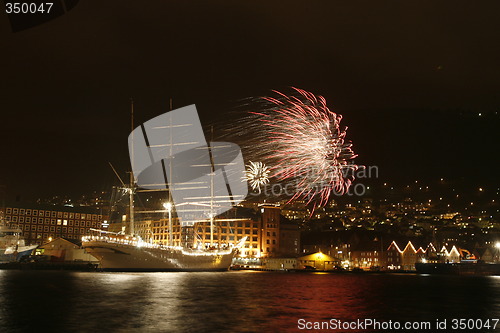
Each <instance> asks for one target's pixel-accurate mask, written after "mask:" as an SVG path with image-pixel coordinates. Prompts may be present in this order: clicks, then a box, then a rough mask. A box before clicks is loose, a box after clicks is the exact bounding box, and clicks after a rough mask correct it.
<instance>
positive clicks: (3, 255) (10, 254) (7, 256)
mask: <svg viewBox="0 0 500 333" xmlns="http://www.w3.org/2000/svg"><path fill="white" fill-rule="evenodd" d="M36 247H37V245H30V246H22V247H19V248H18V250H17V251H9V250H7V251H6V249H1V250H0V263H8V262H17V261H19V260H21V258H22V257H24V256H29V255H30V254H31V252H33V250H34V249H35V248H36Z"/></svg>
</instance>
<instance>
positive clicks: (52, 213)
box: [6, 208, 102, 221]
mask: <svg viewBox="0 0 500 333" xmlns="http://www.w3.org/2000/svg"><path fill="white" fill-rule="evenodd" d="M6 214H7V215H9V214H13V215H17V214H19V215H30V216H31V215H32V216H44V217H66V218H70V219H73V218H75V219H82V220H93V221H94V220H98V219H99V220H101V219H102V215H97V214H81V213H70V212H57V211H52V210H37V209H33V210H31V209H24V208H7V209H6Z"/></svg>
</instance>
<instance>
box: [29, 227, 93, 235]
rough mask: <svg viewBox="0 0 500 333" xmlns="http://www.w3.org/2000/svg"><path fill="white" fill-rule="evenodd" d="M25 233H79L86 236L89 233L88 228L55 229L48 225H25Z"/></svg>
mask: <svg viewBox="0 0 500 333" xmlns="http://www.w3.org/2000/svg"><path fill="white" fill-rule="evenodd" d="M24 230H25V231H51V232H58V233H61V232H62V233H64V234H65V233H68V232H69V233H73V232H74V233H79V234H85V233H87V232H88V229H86V228H72V227H62V229H61V227H57V228H56V227H54V226H48V225H45V226H43V225H38V226H37V225H31V226H30V225H25V226H24Z"/></svg>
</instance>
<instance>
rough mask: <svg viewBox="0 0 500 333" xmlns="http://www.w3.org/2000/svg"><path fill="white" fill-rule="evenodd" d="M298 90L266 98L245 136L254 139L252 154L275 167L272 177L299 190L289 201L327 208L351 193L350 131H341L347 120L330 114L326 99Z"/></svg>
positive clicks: (250, 119) (247, 124)
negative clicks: (334, 199)
mask: <svg viewBox="0 0 500 333" xmlns="http://www.w3.org/2000/svg"><path fill="white" fill-rule="evenodd" d="M293 89H294V91H293V93H292V94H290V95H286V94H283V93H280V92H277V91H275V93H276V97H266V98H263V99H262V100H261V102H262V107H261V108H259V111H255V112H250V116H249V117H247V118H246V119H245V120H244V121H243V125H244V127H245V129H244V130H245V131H247V132H248V131H252V130H253V132H254V133H255V134H254V135H253V139H252V141H254V142H253V143H252V144H250V145H249V147H248V148H249V149H250V155H251V156H254V157H257V158H259V159H260V160H263V161H266V163H267V164H268V165H270V166H271V167H270V175H271V177H275V178H276V179H277V180H278V181H281V182H285V183H292V184H293V185H294V187H295V191H294V194H293V195H292V198H291V199H290V200H294V199H302V200H306V201H307V203H308V204H309V203H312V202H313V203H314V206H315V207H316V206H322V205H324V204H326V203H327V201H328V199H329V198H330V196H331V195H332V194H333V193H335V194H338V195H342V194H344V193H345V192H346V191H347V190H348V189H349V187H350V186H351V184H352V181H353V180H354V172H355V171H356V170H357V169H358V166H357V165H355V164H354V162H353V159H354V158H355V157H356V156H357V155H356V154H354V152H353V150H352V144H351V143H350V142H348V141H346V139H345V136H346V131H347V127H345V128H344V129H341V128H340V122H341V120H342V116H341V115H338V114H336V113H334V112H332V111H330V109H329V108H328V107H327V105H326V100H325V99H324V98H323V97H322V96H316V95H314V94H312V93H310V92H307V91H304V90H301V89H296V88H293ZM252 187H253V186H252Z"/></svg>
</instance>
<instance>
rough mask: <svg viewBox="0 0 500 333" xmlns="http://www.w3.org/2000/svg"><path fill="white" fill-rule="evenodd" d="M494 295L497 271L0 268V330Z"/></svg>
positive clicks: (375, 307)
mask: <svg viewBox="0 0 500 333" xmlns="http://www.w3.org/2000/svg"><path fill="white" fill-rule="evenodd" d="M499 300H500V279H499V278H497V277H459V276H456V277H453V276H418V275H383V274H381V275H349V274H345V275H343V274H338V275H335V274H298V273H297V274H293V273H266V272H224V273H74V272H41V271H0V320H1V324H0V325H1V327H0V330H1V331H2V332H18V331H19V332H21V331H42V330H43V331H47V330H53V331H65V332H68V331H69V332H89V331H95V330H98V331H113V332H116V331H118V332H120V331H124V332H125V331H148V332H149V331H161V332H173V331H175V332H182V331H218V330H220V331H243V332H245V331H248V332H255V331H264V330H265V331H268V330H272V331H283V330H290V329H292V330H296V329H297V321H298V319H299V318H304V319H306V320H310V321H323V320H324V321H327V320H329V319H331V318H337V319H341V320H356V319H358V318H375V319H379V320H383V319H386V320H399V321H404V320H429V321H431V320H435V319H437V318H439V319H444V318H498V316H499V314H500V303H499Z"/></svg>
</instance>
